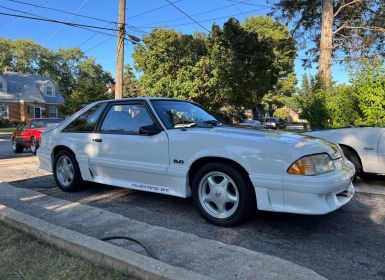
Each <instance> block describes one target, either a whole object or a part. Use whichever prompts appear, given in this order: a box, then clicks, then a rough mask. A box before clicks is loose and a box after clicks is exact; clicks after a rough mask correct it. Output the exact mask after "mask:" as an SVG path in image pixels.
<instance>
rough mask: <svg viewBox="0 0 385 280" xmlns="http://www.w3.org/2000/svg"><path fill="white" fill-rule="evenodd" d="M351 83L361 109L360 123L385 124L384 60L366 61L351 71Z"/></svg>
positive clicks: (368, 124)
mask: <svg viewBox="0 0 385 280" xmlns="http://www.w3.org/2000/svg"><path fill="white" fill-rule="evenodd" d="M351 84H352V87H353V88H354V91H355V96H356V98H357V100H358V106H359V109H360V111H361V114H362V116H361V119H360V120H359V121H358V122H357V124H359V125H367V126H372V125H376V126H383V125H384V124H385V66H384V61H377V62H376V63H370V62H369V61H366V62H365V63H363V65H361V66H360V68H358V69H357V70H356V71H353V72H352V73H351Z"/></svg>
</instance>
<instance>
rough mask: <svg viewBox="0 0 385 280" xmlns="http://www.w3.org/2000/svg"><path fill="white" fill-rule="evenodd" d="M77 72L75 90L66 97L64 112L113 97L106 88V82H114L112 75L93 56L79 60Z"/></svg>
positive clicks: (72, 111) (68, 112) (74, 110)
mask: <svg viewBox="0 0 385 280" xmlns="http://www.w3.org/2000/svg"><path fill="white" fill-rule="evenodd" d="M77 74H78V76H77V79H76V84H75V86H74V90H73V92H72V93H71V94H70V95H69V96H68V97H66V106H64V107H63V108H62V113H64V114H65V115H69V114H72V113H74V112H76V111H78V110H80V109H81V108H82V107H83V106H85V105H87V104H89V103H92V102H94V101H97V100H104V99H111V98H113V95H112V93H108V92H107V88H106V84H108V83H110V82H112V78H111V75H110V74H109V73H107V72H105V71H104V70H103V68H102V66H101V65H100V64H96V63H95V60H94V59H93V58H88V59H85V60H82V61H79V64H78V73H77Z"/></svg>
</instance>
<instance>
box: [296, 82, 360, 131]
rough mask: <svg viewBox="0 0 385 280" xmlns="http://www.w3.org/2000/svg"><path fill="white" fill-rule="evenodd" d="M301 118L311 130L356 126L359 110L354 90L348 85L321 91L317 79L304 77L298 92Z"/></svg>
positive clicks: (334, 86) (335, 86)
mask: <svg viewBox="0 0 385 280" xmlns="http://www.w3.org/2000/svg"><path fill="white" fill-rule="evenodd" d="M299 100H300V107H301V110H302V113H301V117H302V118H305V119H307V120H308V122H309V123H310V125H311V127H312V128H313V129H317V128H328V127H345V126H351V125H357V124H358V122H359V119H360V110H359V107H358V100H357V97H356V94H355V89H354V88H353V87H352V86H348V85H333V86H332V87H331V88H329V89H327V90H326V89H323V88H322V87H321V84H320V82H319V80H318V79H317V78H314V77H310V79H309V78H308V77H307V75H304V77H303V81H302V89H301V90H300V92H299Z"/></svg>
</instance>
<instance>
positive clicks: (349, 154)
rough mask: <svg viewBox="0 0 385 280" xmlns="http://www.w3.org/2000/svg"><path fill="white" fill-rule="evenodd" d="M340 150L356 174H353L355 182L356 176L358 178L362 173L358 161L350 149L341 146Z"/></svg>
mask: <svg viewBox="0 0 385 280" xmlns="http://www.w3.org/2000/svg"><path fill="white" fill-rule="evenodd" d="M341 149H342V151H343V152H344V155H345V157H346V158H347V159H348V160H349V161H351V162H352V163H353V164H354V168H355V169H356V172H355V173H354V178H353V180H355V179H356V178H357V176H360V174H362V173H363V172H362V165H361V163H360V160H359V158H358V157H357V155H356V154H355V153H354V152H353V151H352V150H351V149H349V148H347V147H344V146H342V147H341Z"/></svg>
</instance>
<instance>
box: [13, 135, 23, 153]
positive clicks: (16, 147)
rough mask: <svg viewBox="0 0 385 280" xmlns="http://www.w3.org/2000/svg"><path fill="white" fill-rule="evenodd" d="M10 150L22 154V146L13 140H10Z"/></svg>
mask: <svg viewBox="0 0 385 280" xmlns="http://www.w3.org/2000/svg"><path fill="white" fill-rule="evenodd" d="M12 149H13V152H14V153H17V154H19V153H22V152H23V149H24V148H23V146H22V145H20V144H18V143H17V142H16V140H15V139H12Z"/></svg>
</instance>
